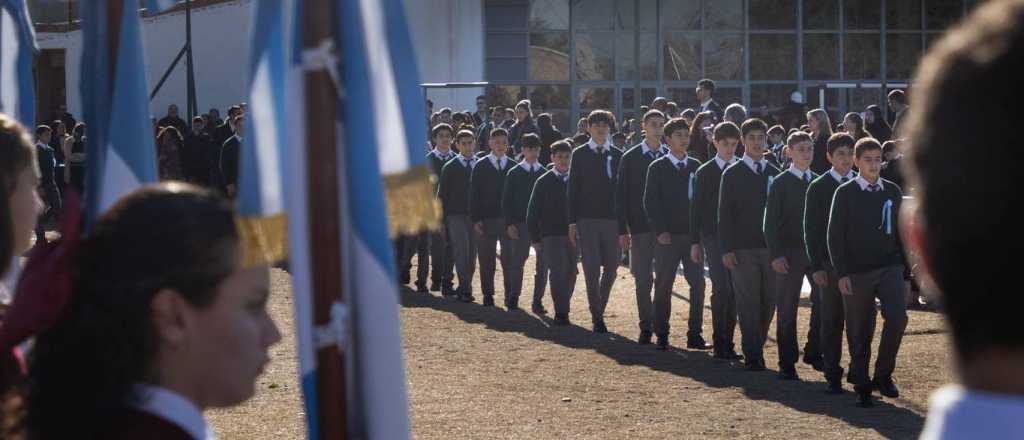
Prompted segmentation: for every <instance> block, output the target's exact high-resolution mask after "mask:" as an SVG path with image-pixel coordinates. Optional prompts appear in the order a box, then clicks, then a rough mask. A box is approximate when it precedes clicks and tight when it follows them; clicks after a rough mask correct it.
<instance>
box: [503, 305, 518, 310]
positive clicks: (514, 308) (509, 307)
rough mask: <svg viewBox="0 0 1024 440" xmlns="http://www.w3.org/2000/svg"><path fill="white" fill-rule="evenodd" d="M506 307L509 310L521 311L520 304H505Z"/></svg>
mask: <svg viewBox="0 0 1024 440" xmlns="http://www.w3.org/2000/svg"><path fill="white" fill-rule="evenodd" d="M505 308H506V309H508V311H510V312H517V311H519V305H518V304H505Z"/></svg>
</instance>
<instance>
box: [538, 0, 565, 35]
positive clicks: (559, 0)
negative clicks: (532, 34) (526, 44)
mask: <svg viewBox="0 0 1024 440" xmlns="http://www.w3.org/2000/svg"><path fill="white" fill-rule="evenodd" d="M530 29H531V30H551V31H567V30H569V0H533V1H532V2H531V4H530Z"/></svg>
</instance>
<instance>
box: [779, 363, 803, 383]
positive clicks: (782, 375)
mask: <svg viewBox="0 0 1024 440" xmlns="http://www.w3.org/2000/svg"><path fill="white" fill-rule="evenodd" d="M779 379H782V380H800V376H798V375H797V374H796V368H795V367H792V366H790V367H780V368H779Z"/></svg>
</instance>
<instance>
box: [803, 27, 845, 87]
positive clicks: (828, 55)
mask: <svg viewBox="0 0 1024 440" xmlns="http://www.w3.org/2000/svg"><path fill="white" fill-rule="evenodd" d="M838 54H839V35H837V34H804V78H806V79H839V57H838Z"/></svg>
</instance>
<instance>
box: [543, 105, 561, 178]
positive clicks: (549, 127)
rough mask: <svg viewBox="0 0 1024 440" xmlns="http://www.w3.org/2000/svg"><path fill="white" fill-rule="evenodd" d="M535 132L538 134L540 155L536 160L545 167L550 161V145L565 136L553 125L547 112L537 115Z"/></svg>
mask: <svg viewBox="0 0 1024 440" xmlns="http://www.w3.org/2000/svg"><path fill="white" fill-rule="evenodd" d="M537 134H538V135H539V136H540V156H539V157H538V159H537V160H538V161H539V162H540V163H541V165H544V166H545V167H546V166H548V165H549V164H550V163H551V145H552V144H554V143H555V142H558V141H560V140H562V139H564V138H565V136H563V135H562V132H561V131H558V128H557V127H555V125H554V123H553V121H552V120H551V114H549V113H541V114H540V116H537Z"/></svg>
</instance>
